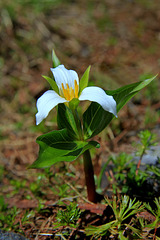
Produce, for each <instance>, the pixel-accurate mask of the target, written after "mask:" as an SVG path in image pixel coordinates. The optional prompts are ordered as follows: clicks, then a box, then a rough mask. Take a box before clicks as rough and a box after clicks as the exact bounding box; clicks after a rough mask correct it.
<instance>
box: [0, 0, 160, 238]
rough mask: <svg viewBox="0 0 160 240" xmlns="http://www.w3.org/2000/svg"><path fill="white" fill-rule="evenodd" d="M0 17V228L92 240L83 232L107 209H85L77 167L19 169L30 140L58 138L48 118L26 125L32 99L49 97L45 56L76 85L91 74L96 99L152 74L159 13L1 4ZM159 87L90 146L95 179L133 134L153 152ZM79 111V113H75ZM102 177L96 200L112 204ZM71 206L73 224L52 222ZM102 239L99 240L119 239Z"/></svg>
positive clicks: (125, 6)
mask: <svg viewBox="0 0 160 240" xmlns="http://www.w3.org/2000/svg"><path fill="white" fill-rule="evenodd" d="M0 12H1V16H0V17H1V25H0V69H1V71H0V79H1V80H0V97H1V106H0V114H1V121H0V189H1V191H0V205H1V206H0V212H1V216H0V229H2V230H6V231H13V232H16V233H21V234H22V235H24V236H26V237H27V238H28V239H40V240H41V239H42V240H43V239H91V237H89V236H86V235H85V228H86V227H87V226H89V225H94V226H95V225H97V226H100V225H102V224H104V223H106V211H107V210H106V208H107V206H108V205H107V203H106V202H105V203H104V202H102V203H100V204H95V205H93V204H91V203H88V201H87V197H86V189H85V180H84V174H83V165H82V160H81V159H79V160H78V161H75V162H72V163H59V164H56V165H54V166H53V167H51V169H50V171H49V170H36V169H28V166H29V165H30V164H32V163H33V162H34V161H35V160H36V158H37V156H38V151H39V149H38V144H37V143H36V138H37V137H38V136H39V135H41V134H43V133H47V132H48V131H51V130H53V129H57V125H56V110H53V111H52V112H51V114H50V115H49V116H48V117H47V119H46V120H45V121H43V123H41V124H40V125H39V126H36V125H35V114H36V111H37V110H36V100H37V98H38V97H39V96H41V94H42V93H43V92H44V91H46V90H47V89H49V86H48V83H47V82H46V81H44V79H43V78H42V75H50V67H52V59H51V52H52V49H53V48H54V49H55V51H56V54H57V56H58V57H59V59H60V60H61V62H62V63H63V64H64V65H65V66H66V67H67V68H68V69H74V70H75V71H77V73H78V75H79V76H82V74H83V73H84V71H85V70H86V69H87V67H88V66H89V65H91V73H90V84H95V85H97V86H100V87H102V88H103V89H105V90H107V89H116V88H118V87H121V86H124V85H126V84H130V83H133V82H137V81H139V80H144V79H147V78H150V77H152V76H154V75H156V74H158V73H159V67H160V24H159V22H160V5H159V3H158V1H157V2H156V1H150V0H146V1H143V0H141V1H136V0H135V1H134V0H133V1H129V0H124V1H119V0H114V1H108V0H106V1H105V0H103V1H100V3H99V2H98V1H91V0H89V1H87V3H86V1H84V0H81V1H68V2H67V3H66V2H65V1H58V0H55V1H53V2H51V1H49V0H48V1H46V3H42V2H40V3H39V2H38V1H23V2H21V1H11V0H8V1H6V2H5V1H3V2H1V3H0ZM158 80H159V77H157V78H156V80H154V81H153V82H152V83H151V84H150V85H149V86H148V87H147V88H146V89H144V90H143V91H141V92H140V93H139V94H138V95H137V96H136V97H135V98H134V99H133V100H131V101H130V102H129V103H128V104H127V106H125V107H124V108H123V110H121V111H120V113H119V114H118V118H117V119H115V120H114V121H113V123H112V124H110V126H109V127H108V128H107V129H105V130H104V131H103V132H102V133H101V134H99V136H96V137H94V140H96V141H98V142H99V143H100V145H101V147H100V148H99V149H97V150H96V151H92V152H91V154H92V157H93V164H94V169H95V175H96V176H97V178H98V176H99V174H100V172H101V169H102V166H103V164H105V162H106V161H107V159H108V157H109V156H111V155H115V156H116V155H118V154H119V153H121V152H125V153H126V154H132V153H133V152H135V151H136V148H135V145H133V142H134V143H135V142H137V141H139V137H138V133H139V132H140V131H142V130H146V129H148V130H150V131H151V132H152V133H156V134H157V142H158V145H159V139H160V128H159V124H160V118H159V109H160V101H159V100H160V99H159V90H160V84H159V81H158ZM86 106H87V105H86V104H84V105H81V108H82V110H84V109H85V108H86ZM157 157H158V156H157ZM107 174H108V173H107V172H106V176H108V175H107ZM109 174H111V176H110V178H109V180H108V181H110V182H109V185H108V187H107V193H106V189H105V187H106V186H103V189H102V190H103V193H104V194H105V193H106V197H108V196H109V197H111V196H113V195H116V194H117V195H116V196H117V198H118V199H119V198H120V193H121V191H120V190H117V193H116V194H115V191H116V190H115V189H114V190H113V189H111V191H110V193H111V195H110V194H109V195H107V194H108V190H109V188H111V186H112V184H113V183H114V184H115V182H114V181H113V179H114V176H113V175H112V171H110V172H109ZM111 178H112V181H111ZM114 184H113V185H114ZM104 185H105V183H104ZM133 197H134V195H133ZM156 197H158V195H156ZM117 201H118V200H117ZM70 202H72V203H73V202H75V203H76V204H77V205H76V206H78V207H77V208H78V209H80V210H81V211H82V212H81V215H80V216H79V215H78V216H79V217H77V219H78V220H77V222H76V223H75V222H73V225H72V224H71V225H69V226H68V225H65V224H66V223H63V221H62V222H61V223H59V222H60V221H59V220H58V216H59V212H61V211H60V210H63V211H64V210H65V209H66V208H67V206H70ZM117 204H118V203H117ZM74 207H75V206H72V208H73V209H74ZM77 208H76V210H75V212H76V211H77V212H78V211H79V210H77ZM67 209H68V208H67ZM63 211H62V212H63ZM67 211H69V210H67ZM78 213H79V212H78ZM107 214H110V213H107ZM149 214H151V213H149V212H147V213H146V219H147V220H146V221H149V220H148V218H149V217H150V218H152V219H153V221H154V217H153V214H152V216H151V215H149ZM111 215H112V214H110V216H111ZM61 217H62V216H61ZM143 218H144V219H145V217H144V215H143ZM61 220H62V219H61ZM75 221H76V220H75ZM151 222H152V220H151ZM66 229H67V230H66ZM155 229H156V231H157V233H156V232H155V231H153V232H152V234H153V235H152V237H151V238H149V237H148V238H147V236H148V235H146V238H145V239H156V236H157V237H158V235H156V234H159V232H158V230H157V229H158V228H155ZM76 234H77V235H76ZM111 235H114V234H113V233H112V234H111ZM111 235H110V236H109V235H106V236H105V237H104V236H99V238H98V239H119V238H117V235H116V236H115V237H113V236H111ZM93 239H94V238H93ZM121 239H123V238H121ZM129 239H132V238H129ZM157 239H158V238H157Z"/></svg>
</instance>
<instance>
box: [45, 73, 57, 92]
mask: <svg viewBox="0 0 160 240" xmlns="http://www.w3.org/2000/svg"><path fill="white" fill-rule="evenodd" d="M42 77H43V78H45V79H46V80H47V82H48V83H49V84H50V86H51V88H52V89H53V90H54V91H55V92H56V93H58V94H59V89H58V86H57V84H56V82H55V81H54V79H52V78H50V77H47V76H44V75H42Z"/></svg>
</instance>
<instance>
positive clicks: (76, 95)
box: [74, 80, 79, 98]
mask: <svg viewBox="0 0 160 240" xmlns="http://www.w3.org/2000/svg"><path fill="white" fill-rule="evenodd" d="M78 90H79V89H78V84H77V81H76V80H74V96H75V98H78Z"/></svg>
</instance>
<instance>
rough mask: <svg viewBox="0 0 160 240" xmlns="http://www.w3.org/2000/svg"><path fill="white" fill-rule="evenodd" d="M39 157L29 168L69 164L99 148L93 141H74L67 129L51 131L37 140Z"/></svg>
mask: <svg viewBox="0 0 160 240" xmlns="http://www.w3.org/2000/svg"><path fill="white" fill-rule="evenodd" d="M37 143H38V144H39V147H40V148H39V156H38V158H37V160H36V161H35V162H34V163H33V164H32V165H31V166H29V168H47V167H50V166H52V165H53V164H55V163H57V162H62V161H66V162H71V161H74V160H76V159H77V158H78V157H79V156H80V155H81V154H82V153H84V152H85V151H86V150H88V149H91V148H93V147H99V143H97V142H95V141H90V142H86V141H76V140H73V139H72V138H71V136H69V134H68V131H67V129H62V130H58V131H52V132H50V133H47V134H44V135H41V136H39V137H38V138H37Z"/></svg>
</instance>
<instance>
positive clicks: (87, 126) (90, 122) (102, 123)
mask: <svg viewBox="0 0 160 240" xmlns="http://www.w3.org/2000/svg"><path fill="white" fill-rule="evenodd" d="M155 77H156V76H154V77H152V78H150V79H147V80H144V81H140V82H136V83H133V84H129V85H126V86H124V87H121V88H119V89H116V90H112V91H106V93H107V94H108V95H111V96H113V98H114V100H115V101H116V103H117V113H118V112H119V111H120V109H121V108H122V107H123V106H124V105H125V104H126V103H127V102H128V101H129V100H130V99H131V98H132V97H133V96H135V95H136V94H137V93H138V92H139V91H140V90H141V89H143V88H144V87H146V86H147V85H148V84H149V83H150V82H151V81H152V80H153V79H154V78H155ZM114 117H115V116H114V115H113V114H112V113H109V112H107V111H105V110H104V109H103V108H102V107H101V106H100V105H99V104H98V103H95V102H92V103H91V104H90V106H89V108H88V109H87V110H86V111H85V112H84V114H83V129H84V139H89V138H91V137H93V136H95V135H97V134H98V133H100V132H101V131H102V130H103V129H104V128H105V127H106V126H107V125H108V124H109V123H110V122H111V120H112V119H113V118H114Z"/></svg>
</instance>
